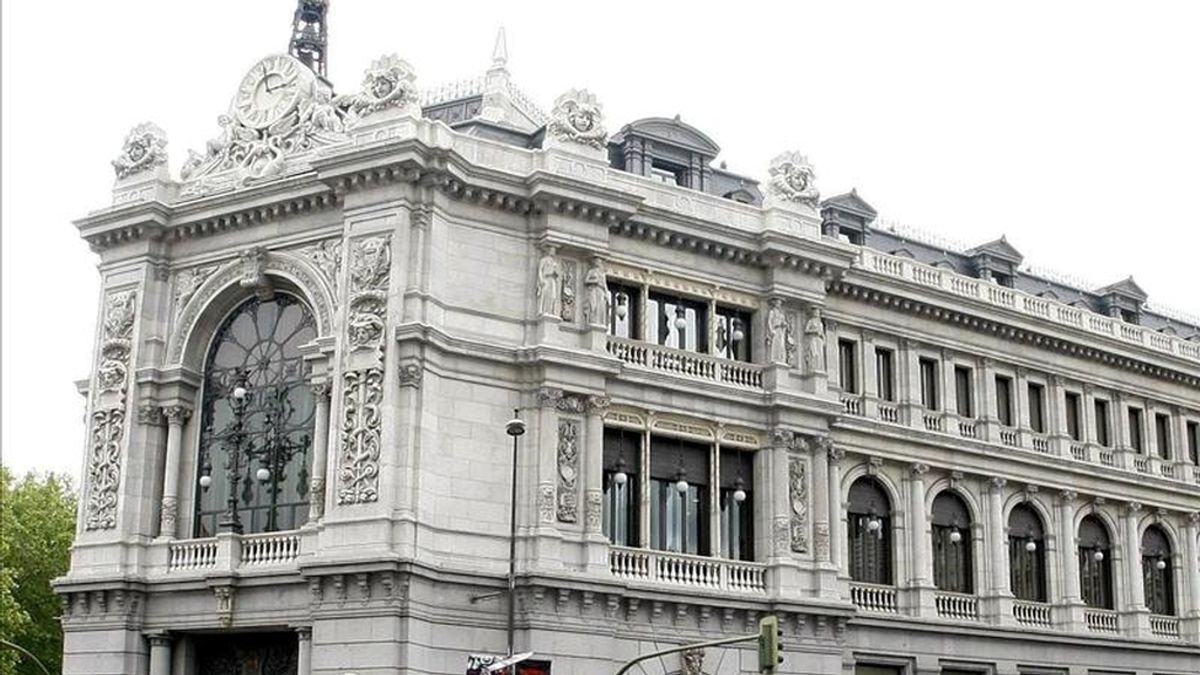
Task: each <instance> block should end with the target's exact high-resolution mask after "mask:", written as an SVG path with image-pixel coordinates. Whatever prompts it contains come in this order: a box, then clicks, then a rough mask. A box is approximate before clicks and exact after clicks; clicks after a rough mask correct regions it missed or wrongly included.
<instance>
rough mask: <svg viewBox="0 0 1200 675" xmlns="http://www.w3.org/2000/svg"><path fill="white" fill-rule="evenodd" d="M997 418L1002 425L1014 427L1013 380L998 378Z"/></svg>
mask: <svg viewBox="0 0 1200 675" xmlns="http://www.w3.org/2000/svg"><path fill="white" fill-rule="evenodd" d="M996 417H997V418H998V419H999V420H1000V424H1002V425H1004V426H1006V427H1011V426H1013V401H1012V379H1011V378H1008V377H1004V376H1003V375H997V376H996Z"/></svg>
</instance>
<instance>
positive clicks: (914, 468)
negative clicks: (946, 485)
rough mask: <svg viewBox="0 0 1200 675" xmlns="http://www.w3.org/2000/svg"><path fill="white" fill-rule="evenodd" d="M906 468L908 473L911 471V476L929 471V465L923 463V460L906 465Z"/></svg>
mask: <svg viewBox="0 0 1200 675" xmlns="http://www.w3.org/2000/svg"><path fill="white" fill-rule="evenodd" d="M908 470H909V472H910V473H912V475H913V476H915V477H917V478H920V477H921V476H924V475H925V474H927V473H929V465H928V464H925V463H923V462H913V463H912V464H911V465H910V466H909V467H908Z"/></svg>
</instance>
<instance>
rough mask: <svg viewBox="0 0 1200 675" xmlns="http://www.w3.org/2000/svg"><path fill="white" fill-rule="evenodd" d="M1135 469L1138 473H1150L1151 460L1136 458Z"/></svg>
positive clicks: (1134, 460)
mask: <svg viewBox="0 0 1200 675" xmlns="http://www.w3.org/2000/svg"><path fill="white" fill-rule="evenodd" d="M1133 468H1135V469H1137V472H1138V473H1150V458H1149V457H1134V458H1133Z"/></svg>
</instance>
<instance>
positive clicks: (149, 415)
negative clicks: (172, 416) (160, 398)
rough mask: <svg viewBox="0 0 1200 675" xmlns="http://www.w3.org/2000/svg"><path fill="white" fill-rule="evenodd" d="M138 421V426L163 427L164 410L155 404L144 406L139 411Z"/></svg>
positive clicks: (139, 407)
mask: <svg viewBox="0 0 1200 675" xmlns="http://www.w3.org/2000/svg"><path fill="white" fill-rule="evenodd" d="M137 421H138V424H141V425H144V426H148V427H158V426H162V424H163V421H164V418H163V410H162V408H160V407H158V406H156V405H154V404H153V403H145V404H142V405H140V406H138V409H137Z"/></svg>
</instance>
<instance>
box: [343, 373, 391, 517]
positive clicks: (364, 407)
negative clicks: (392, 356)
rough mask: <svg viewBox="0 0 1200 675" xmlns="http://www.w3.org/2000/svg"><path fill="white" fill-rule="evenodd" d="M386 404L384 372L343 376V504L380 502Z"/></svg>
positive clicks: (346, 374)
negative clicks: (381, 408)
mask: <svg viewBox="0 0 1200 675" xmlns="http://www.w3.org/2000/svg"><path fill="white" fill-rule="evenodd" d="M382 401H383V369H382V368H366V369H363V370H350V371H347V372H346V373H345V374H344V375H343V376H342V433H341V452H340V458H339V463H338V486H337V487H338V503H339V504H365V503H368V502H374V501H376V500H378V499H379V452H380V443H381V424H380V423H381V420H380V413H379V404H380V403H381V402H382Z"/></svg>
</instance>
